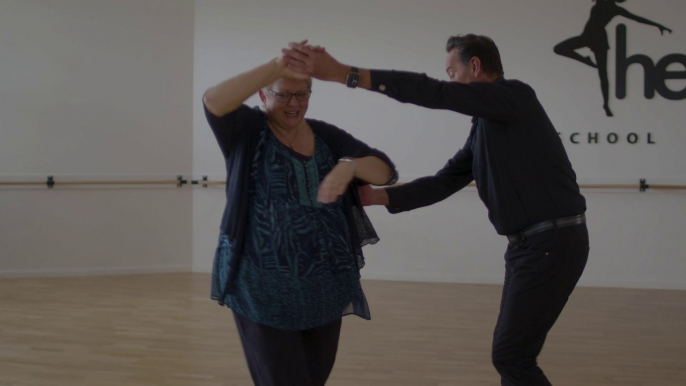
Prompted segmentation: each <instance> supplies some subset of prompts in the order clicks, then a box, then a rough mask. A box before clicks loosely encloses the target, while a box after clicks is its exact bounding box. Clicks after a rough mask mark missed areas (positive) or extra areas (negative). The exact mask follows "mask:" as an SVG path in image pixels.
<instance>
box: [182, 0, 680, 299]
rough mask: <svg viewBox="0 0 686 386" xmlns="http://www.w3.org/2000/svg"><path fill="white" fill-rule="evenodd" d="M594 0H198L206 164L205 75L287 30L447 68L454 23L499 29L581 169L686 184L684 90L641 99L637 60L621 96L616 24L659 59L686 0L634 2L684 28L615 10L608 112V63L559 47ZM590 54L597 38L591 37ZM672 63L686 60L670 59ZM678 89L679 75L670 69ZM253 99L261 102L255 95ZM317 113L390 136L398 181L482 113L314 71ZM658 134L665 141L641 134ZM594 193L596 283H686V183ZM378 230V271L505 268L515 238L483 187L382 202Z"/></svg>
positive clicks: (637, 9)
mask: <svg viewBox="0 0 686 386" xmlns="http://www.w3.org/2000/svg"><path fill="white" fill-rule="evenodd" d="M592 5H593V3H592V2H590V1H586V2H580V1H563V0H556V1H549V0H521V1H516V2H512V1H506V0H493V1H460V2H449V1H439V0H427V1H422V2H419V1H409V0H406V1H399V0H395V1H391V0H387V1H363V0H349V1H345V2H342V1H337V2H334V1H315V0H294V1H289V2H282V1H276V0H260V1H251V2H225V1H219V0H197V1H196V9H195V69H194V75H195V76H194V96H193V103H194V162H193V167H194V172H195V173H196V175H200V174H208V175H210V177H211V178H223V176H224V170H223V163H222V158H221V154H220V152H219V149H218V147H217V145H216V143H215V140H214V138H213V136H212V134H211V132H210V130H209V128H208V126H207V124H206V123H205V121H204V117H203V115H202V110H201V103H200V99H201V95H202V93H203V92H204V90H205V89H207V88H208V87H210V86H212V85H214V84H216V83H218V82H219V81H221V80H224V79H226V78H228V77H231V76H233V75H236V74H237V73H239V72H242V71H245V70H248V69H250V68H252V67H254V66H256V65H259V64H261V63H263V62H266V61H267V60H269V59H271V58H273V57H275V56H277V55H278V53H279V49H280V48H281V47H283V46H285V45H286V44H287V42H288V41H293V40H300V39H304V38H309V39H310V40H311V42H312V43H314V44H321V45H324V46H326V47H327V49H328V51H329V52H331V53H332V54H333V55H334V56H335V57H336V58H338V59H339V60H340V61H342V62H344V63H348V64H354V65H358V66H361V67H367V68H394V69H401V70H411V71H419V72H426V73H428V74H429V75H430V76H434V77H437V78H441V79H445V78H446V76H445V74H444V60H445V52H444V48H443V47H444V44H445V41H446V39H447V37H448V36H450V35H454V34H457V33H467V32H474V33H479V34H486V35H489V36H491V37H493V38H494V39H495V41H496V43H498V45H499V47H500V50H501V55H502V57H503V62H504V66H505V72H506V76H507V77H508V78H516V79H521V80H523V81H525V82H527V83H529V84H531V85H532V86H533V87H534V88H535V89H536V91H537V93H538V96H539V98H540V99H541V101H542V103H543V104H544V105H545V107H546V108H547V110H548V112H549V114H550V116H551V118H552V119H553V121H554V122H555V123H556V126H557V129H558V131H560V132H561V133H562V134H563V140H564V142H565V145H566V147H567V149H568V152H569V155H570V158H571V161H572V163H573V165H574V166H575V169H576V171H577V174H578V176H579V181H580V182H582V183H610V182H612V183H616V182H621V183H637V182H638V179H639V178H648V182H649V183H650V182H652V183H680V184H685V183H686V155H685V154H684V152H683V150H682V149H683V148H684V145H686V132H685V131H684V130H683V111H684V101H668V100H665V99H663V98H662V97H660V96H659V95H657V96H656V97H655V98H654V99H652V100H646V99H644V98H643V90H642V84H643V78H642V74H641V71H640V68H639V67H637V66H634V67H632V68H631V69H630V70H629V83H628V97H627V98H626V99H624V100H621V101H618V100H616V98H615V97H614V55H615V51H614V46H615V43H614V42H615V37H614V35H615V33H614V31H615V26H616V25H617V24H618V23H619V22H620V21H621V22H622V23H624V24H626V25H627V26H628V31H629V32H628V34H629V38H628V51H629V54H630V55H631V54H636V53H642V54H646V55H649V56H651V57H652V58H653V60H654V61H657V60H659V58H661V57H663V56H665V55H667V54H670V53H682V54H686V46H684V44H683V42H684V38H685V37H686V29H684V28H683V21H682V16H683V15H684V14H685V13H686V3H684V2H683V1H680V0H665V1H660V2H658V3H655V2H650V1H638V0H636V1H631V2H627V3H623V5H624V6H625V7H626V8H627V9H628V10H629V11H631V12H633V13H635V14H638V15H640V16H643V17H646V18H649V19H652V20H654V21H657V22H659V23H662V24H665V25H666V26H668V27H670V28H672V29H674V34H672V35H665V36H660V33H659V31H658V29H657V28H654V27H649V26H645V25H639V24H638V23H636V22H633V21H629V20H626V19H624V20H620V18H617V19H615V20H614V21H613V22H612V23H611V24H610V25H609V26H608V27H607V31H608V34H609V36H610V43H611V46H612V47H613V49H612V50H611V51H610V53H609V55H610V64H609V72H610V79H611V90H612V91H611V94H612V102H611V105H612V108H613V110H614V112H615V115H616V116H615V117H613V118H607V117H605V116H604V112H603V111H602V109H601V106H602V99H601V94H600V87H599V81H598V75H597V73H596V72H595V70H593V69H591V68H590V67H585V66H584V65H581V64H580V63H576V62H573V61H572V60H570V59H567V58H563V57H560V56H557V55H555V54H554V53H553V47H554V46H555V44H557V43H558V42H561V41H562V40H564V39H566V38H569V37H572V36H576V35H579V34H580V33H581V31H582V30H583V26H584V24H585V22H586V20H587V18H588V15H589V12H590V8H591V6H592ZM581 52H583V53H585V54H590V51H588V50H585V51H581ZM670 70H674V71H676V70H679V66H678V65H673V66H672V67H670ZM670 82H671V83H669V84H670V87H672V89H674V90H677V89H680V88H683V87H684V82H683V81H681V80H677V81H670ZM249 103H250V104H252V105H254V104H257V99H256V98H255V97H253V98H251V99H250V100H249ZM308 115H309V116H310V117H314V118H319V119H324V120H326V121H329V122H331V123H334V124H336V125H338V126H340V127H342V128H344V129H346V130H348V131H350V132H351V133H353V134H354V135H355V136H357V137H358V138H361V139H363V140H364V141H367V142H368V143H369V144H371V145H373V146H376V147H379V148H381V149H382V150H384V151H386V152H387V153H388V154H389V155H390V156H391V157H392V158H393V159H394V161H395V162H396V163H397V165H398V168H399V170H400V172H401V180H404V181H407V180H411V179H413V178H415V177H418V176H421V175H426V174H432V173H434V172H435V171H436V170H437V169H438V168H440V167H441V166H442V165H443V164H444V162H445V161H446V160H447V159H448V158H449V157H450V156H452V154H453V153H454V152H455V151H456V150H457V149H458V148H459V147H460V146H461V145H462V144H463V142H464V140H465V139H466V137H467V134H468V131H469V118H468V117H461V116H459V115H456V114H454V113H448V112H440V111H430V110H425V109H421V108H417V107H414V106H409V105H402V104H400V103H397V102H395V101H392V100H390V99H387V98H385V97H383V96H381V95H377V94H373V93H369V92H365V91H359V90H348V89H346V88H345V87H342V86H340V85H338V84H327V83H322V82H316V81H315V84H314V95H313V100H312V101H311V103H310V110H309V112H308ZM573 132H581V133H582V135H583V136H584V137H586V135H587V134H586V133H588V132H592V133H595V132H598V133H600V137H601V138H602V137H604V136H605V135H606V134H607V133H610V132H615V133H618V134H620V136H626V134H628V133H630V132H636V133H638V134H639V137H640V138H641V142H642V143H638V144H636V145H630V144H628V143H626V140H623V141H620V143H618V144H615V145H612V144H608V143H607V142H606V141H603V140H602V139H601V143H599V144H588V143H582V144H579V145H573V144H571V143H570V142H569V135H571V134H572V133H573ZM648 133H651V135H652V137H653V140H654V141H655V142H656V144H654V145H649V144H647V143H643V142H645V141H646V136H647V134H648ZM583 193H584V195H585V196H586V198H587V201H588V208H589V209H588V217H589V228H590V231H591V256H590V260H589V265H588V268H587V270H586V272H585V274H584V277H583V278H582V283H583V284H585V285H594V286H624V287H643V288H678V289H686V280H685V279H683V277H682V276H683V275H682V274H683V272H686V258H685V254H684V251H686V241H685V240H686V238H684V237H682V235H681V232H683V230H684V229H686V195H685V194H684V193H678V192H677V193H662V192H657V191H650V192H647V193H639V192H633V191H616V190H608V191H591V190H584V192H583ZM224 200H225V199H224V197H223V190H222V189H221V188H210V189H206V190H196V191H195V192H194V197H193V207H194V231H195V233H194V259H193V269H194V270H195V271H209V269H210V267H211V262H212V257H213V251H214V246H215V240H216V237H217V231H218V226H219V221H220V218H221V211H222V209H223V204H224ZM369 214H370V217H371V218H372V220H373V222H374V224H375V225H376V227H377V230H378V231H379V233H380V235H381V239H382V241H381V243H379V244H378V245H375V246H372V247H367V248H366V256H367V262H368V263H367V264H368V265H367V267H366V268H365V269H364V270H363V276H364V277H366V278H383V279H404V280H429V281H457V282H488V283H498V282H501V280H502V276H503V261H502V254H503V252H504V250H505V247H506V241H505V240H504V239H503V238H502V237H500V236H497V235H496V234H495V231H494V230H493V228H492V226H491V225H490V223H488V220H487V218H486V210H485V208H484V207H483V204H482V203H481V202H480V200H479V199H478V197H477V195H476V192H475V190H474V189H473V188H467V189H465V190H464V191H462V192H460V193H458V194H456V195H455V196H453V197H451V198H450V199H448V200H446V201H445V202H443V203H440V204H437V205H435V206H433V207H430V208H425V209H421V210H417V211H414V212H410V213H404V214H399V215H395V216H391V215H389V214H387V213H386V211H385V210H384V209H383V208H372V209H370V210H369Z"/></svg>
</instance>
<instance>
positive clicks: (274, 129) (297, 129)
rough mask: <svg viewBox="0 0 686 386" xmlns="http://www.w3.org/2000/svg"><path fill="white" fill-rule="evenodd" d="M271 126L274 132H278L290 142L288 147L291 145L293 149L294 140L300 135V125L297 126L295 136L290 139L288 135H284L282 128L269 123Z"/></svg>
mask: <svg viewBox="0 0 686 386" xmlns="http://www.w3.org/2000/svg"><path fill="white" fill-rule="evenodd" d="M269 127H271V128H272V131H273V132H274V133H276V134H277V135H279V136H281V138H283V139H284V140H286V142H288V147H290V148H291V149H293V142H294V141H295V138H296V137H297V136H298V131H299V130H300V125H298V127H296V128H295V135H294V136H293V138H292V139H290V140H289V139H288V137H286V135H284V134H283V133H282V132H281V131H280V130H278V129H276V128H274V126H272V125H271V124H269Z"/></svg>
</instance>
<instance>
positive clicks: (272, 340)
mask: <svg viewBox="0 0 686 386" xmlns="http://www.w3.org/2000/svg"><path fill="white" fill-rule="evenodd" d="M311 86H312V81H311V79H310V78H308V77H306V76H303V75H301V74H296V73H294V72H292V71H290V70H288V69H287V68H286V65H285V62H284V61H283V58H277V59H274V60H272V61H270V62H268V63H266V64H264V65H261V66H259V67H257V68H255V69H253V70H251V71H248V72H245V73H243V74H240V75H238V76H235V77H233V78H231V79H229V80H227V81H225V82H223V83H220V84H218V85H217V86H215V87H213V88H211V89H210V90H208V91H207V93H206V94H205V96H204V97H203V102H204V105H205V113H206V116H207V120H208V122H209V124H210V126H211V128H212V130H213V131H214V134H215V136H216V138H217V141H218V142H219V146H220V148H221V150H222V153H223V155H224V158H225V161H226V170H227V179H226V196H227V204H226V209H225V211H224V217H223V219H222V226H221V233H220V239H219V246H218V248H217V253H216V256H215V261H214V269H213V280H212V298H213V299H215V300H217V301H218V302H219V303H220V304H226V305H227V306H228V307H229V308H231V309H232V312H233V315H234V318H235V320H236V325H237V328H238V332H239V335H240V337H241V342H242V344H243V349H244V352H245V355H246V359H247V362H248V367H249V369H250V374H251V376H252V379H253V381H254V383H255V384H256V385H297V386H309V385H312V386H316V385H324V384H325V383H326V380H327V378H328V376H329V374H330V372H331V370H332V368H333V364H334V361H335V358H336V351H337V348H338V338H339V333H340V329H341V318H342V316H344V315H348V314H355V315H358V316H360V317H362V318H364V319H370V315H369V308H368V305H367V301H366V299H365V296H364V293H363V291H362V287H361V286H360V280H359V279H360V275H359V270H360V268H362V265H363V264H364V261H363V257H362V250H361V247H362V246H363V245H366V244H369V243H375V242H377V241H378V238H377V236H376V233H375V231H374V228H373V227H372V225H371V223H370V221H369V219H368V218H367V216H366V214H365V213H364V210H363V209H362V205H361V204H360V200H359V196H358V192H357V189H358V187H359V186H360V185H364V184H366V183H371V184H375V185H383V184H391V183H393V182H395V181H396V179H397V173H396V172H395V168H394V166H393V163H392V162H391V161H390V159H389V158H388V157H387V156H386V155H385V154H383V153H382V152H380V151H378V150H375V149H372V148H370V147H369V146H367V145H365V144H364V143H362V142H360V141H358V140H357V139H355V138H353V137H352V136H351V135H349V134H347V133H346V132H344V131H342V130H341V129H338V128H337V127H335V126H332V125H330V124H328V123H325V122H322V121H317V120H311V119H305V118H304V117H305V113H306V112H307V108H308V102H309V98H310V95H311V93H312V88H311ZM256 92H257V93H259V96H260V99H261V100H262V103H263V105H264V110H265V111H264V112H263V111H261V110H260V109H259V108H257V107H256V108H250V107H248V106H246V105H245V104H243V102H244V101H245V100H246V99H247V98H248V97H250V96H251V95H253V94H255V93H256Z"/></svg>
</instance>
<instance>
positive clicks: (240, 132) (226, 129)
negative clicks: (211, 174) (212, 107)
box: [203, 103, 261, 158]
mask: <svg viewBox="0 0 686 386" xmlns="http://www.w3.org/2000/svg"><path fill="white" fill-rule="evenodd" d="M203 108H204V110H205V117H206V118H207V123H209V125H210V128H211V129H212V132H213V133H214V136H215V137H216V138H217V143H219V148H220V149H221V150H222V154H224V158H226V157H227V156H228V155H229V154H230V153H231V149H232V148H233V146H234V145H236V144H237V143H239V142H240V141H241V139H243V138H245V137H246V135H245V134H246V131H247V130H251V129H252V128H254V127H255V125H256V124H259V122H260V119H261V113H260V111H259V110H257V108H250V107H248V106H247V105H245V104H242V105H241V106H240V107H238V108H237V109H236V110H234V111H232V112H230V113H228V114H225V115H223V116H221V117H218V116H216V115H214V114H212V113H211V112H210V111H209V110H208V109H207V106H205V104H204V103H203Z"/></svg>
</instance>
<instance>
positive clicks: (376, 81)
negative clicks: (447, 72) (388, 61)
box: [370, 70, 518, 122]
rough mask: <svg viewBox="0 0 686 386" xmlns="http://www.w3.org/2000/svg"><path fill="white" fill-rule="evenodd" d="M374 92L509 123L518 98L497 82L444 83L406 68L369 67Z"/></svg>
mask: <svg viewBox="0 0 686 386" xmlns="http://www.w3.org/2000/svg"><path fill="white" fill-rule="evenodd" d="M370 73H371V82H372V91H376V92H380V93H382V94H385V95H387V96H389V97H391V98H393V99H395V100H397V101H400V102H403V103H412V104H415V105H418V106H422V107H427V108H431V109H440V110H451V111H455V112H458V113H461V114H466V115H470V116H476V117H481V118H488V119H493V120H498V121H501V122H508V121H512V120H514V119H515V115H516V113H517V107H516V103H517V99H518V98H517V97H516V96H515V95H512V90H510V89H508V87H506V86H505V85H503V84H500V83H498V82H493V83H483V82H477V83H468V84H464V83H457V82H443V81H439V80H437V79H433V78H430V77H428V76H427V75H426V74H418V73H413V72H403V71H384V70H370Z"/></svg>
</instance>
